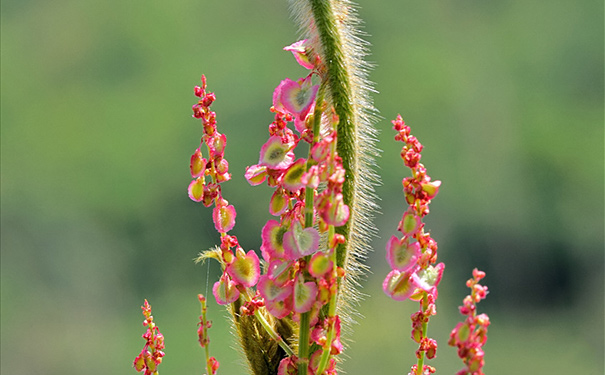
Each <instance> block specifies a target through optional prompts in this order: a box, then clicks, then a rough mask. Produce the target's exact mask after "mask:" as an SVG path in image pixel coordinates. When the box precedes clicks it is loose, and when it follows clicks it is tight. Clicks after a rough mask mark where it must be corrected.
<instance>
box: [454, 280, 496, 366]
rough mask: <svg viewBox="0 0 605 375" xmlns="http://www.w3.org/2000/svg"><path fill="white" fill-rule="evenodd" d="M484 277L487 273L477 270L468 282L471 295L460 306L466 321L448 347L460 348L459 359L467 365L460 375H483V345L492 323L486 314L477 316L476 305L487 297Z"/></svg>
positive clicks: (458, 327)
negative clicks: (483, 282) (482, 281)
mask: <svg viewBox="0 0 605 375" xmlns="http://www.w3.org/2000/svg"><path fill="white" fill-rule="evenodd" d="M484 277H485V272H483V271H479V270H478V269H476V268H475V269H474V270H473V278H472V279H469V280H468V281H467V282H466V285H467V287H469V288H470V289H471V294H470V295H468V296H466V297H465V298H464V305H463V306H460V312H461V313H462V314H463V315H466V319H465V320H464V321H463V322H460V323H458V324H457V325H456V327H455V328H454V329H453V330H452V332H451V333H450V339H449V341H448V345H450V346H455V347H457V348H458V357H460V358H461V359H462V361H463V362H464V364H465V368H464V369H462V370H460V371H459V372H458V374H460V375H466V374H472V375H483V365H484V363H485V362H484V356H485V353H484V352H483V345H485V343H486V342H487V327H488V326H489V324H490V322H489V317H488V316H487V315H486V314H480V315H477V313H476V310H477V306H476V304H477V303H479V302H480V301H481V300H482V299H485V297H487V287H486V286H483V285H481V284H479V281H480V280H481V279H482V278H484Z"/></svg>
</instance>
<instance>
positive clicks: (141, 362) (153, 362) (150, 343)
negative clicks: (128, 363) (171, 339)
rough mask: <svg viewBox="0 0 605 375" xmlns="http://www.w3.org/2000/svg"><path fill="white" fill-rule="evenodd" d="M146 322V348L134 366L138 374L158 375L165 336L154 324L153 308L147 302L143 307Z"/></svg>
mask: <svg viewBox="0 0 605 375" xmlns="http://www.w3.org/2000/svg"><path fill="white" fill-rule="evenodd" d="M141 309H142V310H143V315H144V316H145V320H144V321H143V326H145V327H147V331H146V332H145V333H144V334H143V338H144V339H145V341H146V342H145V346H144V347H143V350H142V351H141V353H140V354H139V355H138V356H137V357H136V358H135V359H134V363H133V366H134V368H135V369H136V370H137V371H138V372H143V371H145V375H155V374H158V365H159V364H160V363H162V358H163V357H164V352H163V351H162V350H163V349H164V336H163V335H162V334H161V333H160V329H159V328H158V327H157V326H156V325H155V323H154V322H153V316H152V315H151V306H150V305H149V303H148V302H147V300H145V304H144V305H143V306H141Z"/></svg>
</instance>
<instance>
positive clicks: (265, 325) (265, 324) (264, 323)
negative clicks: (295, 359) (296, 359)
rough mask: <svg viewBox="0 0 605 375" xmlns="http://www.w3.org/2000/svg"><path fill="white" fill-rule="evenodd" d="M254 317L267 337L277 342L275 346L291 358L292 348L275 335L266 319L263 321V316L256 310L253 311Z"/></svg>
mask: <svg viewBox="0 0 605 375" xmlns="http://www.w3.org/2000/svg"><path fill="white" fill-rule="evenodd" d="M254 316H255V317H256V319H258V321H259V322H260V324H261V325H262V326H263V328H264V329H265V330H266V331H267V333H268V334H269V336H270V337H271V338H272V339H273V340H275V341H276V342H277V344H278V345H279V346H280V347H281V348H282V349H283V350H284V351H285V352H286V354H287V355H288V356H293V355H294V350H292V348H291V347H290V346H289V345H288V343H286V342H285V341H284V339H282V338H281V336H280V335H278V334H277V332H276V331H275V329H273V327H272V326H271V324H269V322H268V321H267V319H265V317H264V316H263V314H261V312H260V311H259V310H258V309H256V310H255V311H254Z"/></svg>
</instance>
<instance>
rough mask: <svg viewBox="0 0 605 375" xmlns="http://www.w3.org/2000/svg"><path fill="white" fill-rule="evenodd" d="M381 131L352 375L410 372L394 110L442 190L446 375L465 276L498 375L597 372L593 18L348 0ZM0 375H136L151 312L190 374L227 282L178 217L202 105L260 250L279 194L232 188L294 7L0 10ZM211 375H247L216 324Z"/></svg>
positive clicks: (203, 240) (257, 127)
mask: <svg viewBox="0 0 605 375" xmlns="http://www.w3.org/2000/svg"><path fill="white" fill-rule="evenodd" d="M359 3H360V16H361V18H363V20H364V21H365V22H364V25H363V29H364V31H365V32H366V33H367V34H368V36H367V37H366V39H367V40H368V41H369V42H370V43H371V44H372V46H371V55H370V56H369V60H370V61H372V62H374V63H375V64H376V67H375V69H373V70H372V71H371V74H370V78H371V80H372V81H374V82H376V89H377V90H378V91H379V94H377V95H375V104H376V107H377V108H378V109H379V110H380V113H381V115H382V116H383V117H384V119H383V120H381V121H379V122H378V123H377V124H376V126H377V127H378V128H379V129H380V132H381V133H380V141H379V145H378V146H379V148H380V149H382V150H383V156H382V158H380V159H379V160H378V161H377V163H378V166H379V173H380V174H381V175H382V185H381V186H380V187H379V188H378V194H379V195H380V197H381V201H380V204H381V205H382V210H381V213H380V214H378V215H377V218H376V223H377V225H378V227H379V233H378V234H379V236H378V237H377V238H375V240H374V242H373V244H374V246H373V247H374V252H373V253H371V254H370V256H369V258H368V263H369V265H370V266H371V270H372V273H371V274H369V275H368V276H367V277H366V278H365V280H363V293H365V294H367V297H366V298H365V300H364V301H363V302H362V303H361V305H360V306H359V311H360V313H361V314H362V316H360V317H359V319H358V321H359V325H358V326H356V327H355V333H354V334H353V335H352V337H351V339H352V340H353V342H352V343H351V345H350V348H349V349H348V350H347V352H346V354H347V355H348V356H349V359H348V360H347V361H346V362H345V363H344V365H343V368H344V370H345V371H346V372H347V373H348V374H366V373H374V374H395V373H407V370H408V369H409V366H410V365H411V364H412V363H413V362H414V361H415V359H414V353H413V351H414V350H415V347H414V345H413V343H412V342H411V340H410V338H409V331H410V321H409V315H410V314H411V313H412V312H413V311H415V310H416V309H417V306H416V305H415V304H414V303H412V302H405V303H402V302H395V301H392V300H389V299H388V298H387V297H386V296H385V295H384V294H383V292H382V291H381V287H380V285H381V281H382V279H383V277H384V275H386V273H387V271H388V270H387V267H388V266H387V264H386V261H385V260H384V255H383V254H384V245H385V243H386V239H387V238H389V237H390V236H391V235H392V234H395V232H396V230H395V229H396V225H397V221H398V220H399V218H400V215H401V214H402V212H403V210H404V204H403V197H402V193H401V185H400V184H401V178H402V177H403V176H404V175H405V173H406V172H407V171H406V170H405V168H404V167H403V166H402V164H401V162H400V159H399V156H398V154H399V149H400V144H398V143H396V142H394V141H393V139H392V137H393V132H392V131H391V124H390V122H389V120H390V119H392V118H394V117H395V116H396V115H397V113H402V115H403V116H404V118H405V120H406V122H407V123H408V124H410V125H411V126H412V129H413V132H414V134H415V135H416V136H417V137H418V138H419V139H420V141H421V142H422V143H423V144H424V145H425V151H424V153H423V162H424V163H425V165H426V166H427V167H428V168H429V173H430V174H431V175H432V176H433V177H434V178H437V179H441V180H443V186H442V189H441V192H440V194H439V196H438V197H437V198H436V199H435V200H434V202H433V204H432V206H431V211H432V212H431V215H430V216H428V218H427V220H426V222H427V226H428V227H429V228H430V229H431V231H432V234H433V236H434V237H435V238H436V239H437V241H438V242H439V244H440V259H441V260H442V261H444V262H445V263H446V265H447V266H446V273H445V276H444V280H443V281H442V286H441V289H440V290H441V292H440V298H439V304H438V311H439V312H438V315H437V316H436V317H435V318H434V319H433V320H432V321H431V324H430V327H429V330H430V334H431V335H432V336H433V337H435V338H437V340H438V342H439V343H440V346H439V350H438V358H437V359H436V360H435V361H433V365H435V366H436V367H437V368H438V371H439V373H443V374H445V373H450V374H452V373H454V372H455V371H457V370H458V369H459V368H461V362H459V361H458V360H457V357H456V354H455V351H454V350H453V349H452V348H449V347H448V346H447V344H446V342H447V337H448V334H449V331H450V330H451V328H452V327H453V326H454V325H455V323H456V322H457V321H458V320H459V319H460V316H459V314H458V312H457V308H456V306H457V305H458V304H460V301H461V300H462V298H463V297H464V296H465V295H466V288H465V286H464V282H465V280H466V279H467V278H468V277H469V276H470V273H471V270H472V269H473V268H474V267H479V268H480V269H483V270H485V271H487V274H488V276H487V278H486V279H485V282H486V284H487V285H488V286H489V288H490V291H491V293H490V295H489V297H488V299H487V300H486V301H484V302H482V303H481V305H480V310H481V311H484V312H487V313H489V315H490V317H491V320H492V325H491V326H490V329H489V341H488V344H487V345H486V347H485V350H486V353H487V354H486V359H487V365H486V367H485V370H486V372H487V373H488V374H492V375H497V374H571V373H574V374H603V353H604V348H603V322H604V316H603V311H604V310H603V299H604V297H603V295H604V293H603V285H604V280H603V250H604V238H603V228H604V223H603V215H604V212H603V197H604V191H603V180H604V176H603V172H604V170H603V162H604V155H603V139H604V138H603V137H604V134H603V99H604V98H603V80H604V76H603V63H604V61H603V2H602V1H601V0H583V1H575V2H570V1H567V0H549V1H541V0H500V1H478V0H456V1H454V0H441V1H368V0H359ZM0 17H1V18H0V19H1V24H2V61H1V63H2V102H1V105H2V108H1V113H2V118H1V120H2V168H1V181H2V197H1V198H2V199H1V202H2V233H1V240H2V242H1V245H2V259H1V260H2V262H1V286H2V294H1V309H2V310H1V319H2V321H1V344H2V360H1V372H2V373H3V374H6V375H25V374H27V375H30V374H84V373H86V374H134V373H135V371H134V370H133V369H132V368H131V364H132V360H133V358H134V357H135V355H137V353H138V352H139V351H140V350H141V348H142V346H143V340H142V339H141V337H140V335H141V334H142V333H143V332H144V328H143V327H142V326H141V322H142V319H143V317H142V315H141V313H140V305H141V304H142V302H143V299H144V298H147V299H149V301H150V302H151V304H152V306H153V310H154V316H155V319H156V322H157V323H158V324H159V326H160V328H161V330H162V332H163V333H164V335H165V336H166V342H167V350H166V351H167V355H166V357H165V361H164V364H163V365H162V367H161V372H162V373H163V374H199V373H202V371H203V370H202V363H203V358H202V350H201V348H199V346H198V344H197V342H196V333H195V329H196V323H197V317H198V315H199V303H198V301H197V299H196V296H197V294H198V293H207V294H211V293H209V290H208V286H207V285H208V284H207V283H208V279H209V280H210V284H211V283H212V282H213V280H215V279H216V277H217V274H218V266H217V265H216V264H210V265H204V266H200V265H194V263H193V262H192V259H193V258H194V257H195V256H196V254H197V253H198V252H199V251H201V250H204V249H207V248H209V247H211V246H213V245H214V244H216V243H218V236H217V234H216V233H215V231H214V229H213V225H212V221H211V212H210V210H208V209H205V208H204V207H203V206H202V205H201V204H196V203H193V202H192V201H190V200H189V199H188V197H187V193H186V188H187V185H188V183H189V181H190V176H189V171H188V163H189V157H190V155H191V153H192V152H193V151H194V149H195V148H196V147H197V145H198V141H199V138H200V134H201V129H200V126H199V123H198V121H197V120H194V119H192V118H191V110H190V107H191V105H192V104H193V103H194V102H195V97H194V96H193V86H194V85H196V84H198V83H199V77H200V75H201V74H202V73H204V74H206V76H207V77H208V81H209V87H210V89H211V90H212V91H214V92H216V95H217V97H218V100H217V102H216V103H215V105H214V106H213V108H214V109H215V110H216V111H217V113H218V120H219V127H220V130H221V132H223V133H225V134H226V135H227V137H228V148H227V153H226V157H227V159H228V160H229V162H230V167H231V171H232V172H233V175H234V176H233V180H232V181H231V182H229V183H227V184H225V186H224V193H225V196H226V197H227V199H229V200H230V201H231V202H232V203H233V204H235V206H236V208H237V210H238V221H237V225H236V227H235V229H234V231H233V233H234V234H236V235H237V236H238V237H239V238H240V242H241V243H242V244H243V246H244V247H245V248H246V249H258V248H259V246H260V234H259V233H260V229H261V227H262V224H263V222H264V221H266V220H267V219H268V218H269V214H268V212H267V203H268V200H269V197H270V195H271V191H270V189H268V188H267V187H266V186H263V187H256V188H253V187H251V186H249V185H248V184H247V183H246V182H245V180H244V178H243V172H244V168H245V167H246V166H247V165H251V164H254V163H256V161H257V160H258V150H259V148H260V146H261V145H262V144H263V143H264V141H265V140H266V138H267V133H266V127H267V125H268V124H269V123H270V122H271V120H272V116H271V113H270V112H269V107H270V105H271V95H272V91H273V89H274V88H275V86H276V85H277V84H278V83H279V82H280V80H282V79H283V78H285V77H290V78H294V79H295V78H298V77H301V76H302V75H303V74H305V73H304V70H303V69H302V68H300V67H299V66H298V65H297V64H296V63H295V62H294V60H293V59H292V56H291V54H290V53H287V52H284V51H282V50H281V48H282V47H283V46H286V45H288V44H290V43H292V42H294V41H296V40H297V38H296V37H297V27H296V26H295V25H294V24H293V22H292V20H291V17H290V16H289V13H288V6H287V3H286V2H285V1H282V0H271V1H262V2H261V1H247V0H233V1H206V0H195V1H194V0H182V1H156V0H148V1H141V0H131V1H117V0H107V1H81V0H80V1H75V0H55V1H40V0H2V8H1V16H0ZM209 314H210V318H211V319H212V320H213V321H214V327H213V328H212V330H211V339H212V343H211V351H212V354H213V355H215V356H216V357H217V358H218V359H219V361H220V362H221V369H220V370H219V371H220V373H221V374H240V373H244V371H243V368H242V366H241V363H242V360H241V358H240V357H239V356H238V354H237V353H236V351H235V350H233V349H232V347H233V346H234V340H233V337H232V336H231V334H230V332H229V327H228V324H227V323H226V321H225V319H224V316H225V311H224V309H223V308H222V307H219V306H217V305H216V304H215V303H214V302H212V303H211V304H210V310H209Z"/></svg>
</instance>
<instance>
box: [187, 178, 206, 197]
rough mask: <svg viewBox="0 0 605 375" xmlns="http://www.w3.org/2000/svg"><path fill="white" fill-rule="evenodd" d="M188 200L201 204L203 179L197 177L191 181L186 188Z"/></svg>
mask: <svg viewBox="0 0 605 375" xmlns="http://www.w3.org/2000/svg"><path fill="white" fill-rule="evenodd" d="M187 191H188V193H189V198H191V200H193V201H196V202H201V201H202V199H204V178H203V177H198V178H196V179H195V180H193V181H191V183H190V184H189V187H188V188H187Z"/></svg>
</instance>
